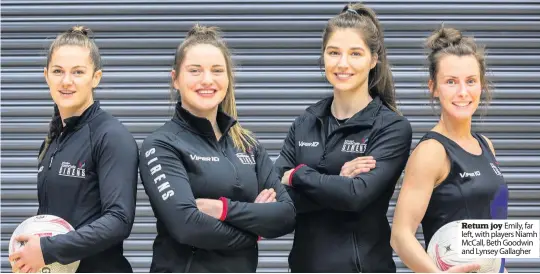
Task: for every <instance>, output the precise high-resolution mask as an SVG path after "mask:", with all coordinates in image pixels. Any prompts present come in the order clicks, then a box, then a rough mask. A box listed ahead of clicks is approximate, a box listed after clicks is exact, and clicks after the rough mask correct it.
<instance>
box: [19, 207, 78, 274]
mask: <svg viewBox="0 0 540 274" xmlns="http://www.w3.org/2000/svg"><path fill="white" fill-rule="evenodd" d="M72 230H74V229H73V227H72V226H71V225H70V224H69V223H68V222H67V221H65V220H64V219H62V218H60V217H57V216H54V215H37V216H33V217H30V218H28V219H26V220H24V222H22V223H21V224H20V225H19V226H17V228H16V229H15V231H13V234H12V235H11V239H10V241H9V254H10V255H11V254H12V253H13V252H15V251H16V250H17V249H19V248H20V247H22V246H24V243H23V242H18V241H16V240H15V237H16V236H17V235H19V234H29V235H37V236H39V237H50V236H55V235H58V234H65V233H68V232H69V231H72ZM11 264H12V265H13V262H11ZM78 267H79V261H76V262H73V263H71V264H67V265H63V264H60V263H52V264H50V265H46V266H44V267H42V268H41V269H40V270H39V271H38V272H40V273H75V271H77V268H78Z"/></svg>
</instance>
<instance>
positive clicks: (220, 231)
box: [139, 25, 295, 272]
mask: <svg viewBox="0 0 540 274" xmlns="http://www.w3.org/2000/svg"><path fill="white" fill-rule="evenodd" d="M171 77H172V82H173V86H174V88H175V89H176V90H178V92H179V95H180V100H179V101H178V103H177V104H176V111H175V113H174V116H173V118H172V119H171V121H169V122H167V123H166V124H165V125H164V126H162V127H161V128H159V129H157V130H156V131H155V132H154V133H153V134H151V135H150V136H148V138H146V140H145V141H144V143H143V145H142V148H141V152H140V164H139V167H140V172H141V178H142V182H143V185H144V188H145V191H146V193H147V194H148V197H149V198H150V203H151V205H152V208H153V210H154V213H155V216H156V218H157V233H158V234H157V237H156V239H155V241H154V246H153V249H154V253H153V259H152V265H151V268H150V271H151V272H255V271H256V270H257V264H258V245H257V241H258V239H259V237H265V238H276V237H280V236H282V235H285V234H287V233H290V232H292V230H293V227H294V216H295V208H294V205H293V203H292V201H291V200H290V198H289V195H288V194H287V191H286V190H285V188H284V187H283V186H282V185H281V184H280V180H279V177H278V176H277V174H275V172H273V163H272V161H271V160H270V158H269V157H268V154H267V153H266V151H265V149H264V147H263V146H262V145H261V144H260V143H258V141H257V140H256V139H254V137H253V136H252V134H251V133H250V132H248V131H247V130H245V129H243V128H242V127H241V126H240V124H239V123H238V122H237V121H236V106H235V99H234V81H233V80H234V78H233V70H232V66H231V57H230V54H229V52H228V49H227V47H226V46H225V43H224V42H223V41H222V40H221V38H220V36H219V34H218V31H217V29H215V28H208V27H202V26H198V25H197V26H195V27H194V28H193V29H192V30H191V31H190V32H189V33H188V36H187V38H186V40H185V41H184V42H183V43H182V44H181V45H180V46H179V47H178V49H177V51H176V57H175V62H174V68H173V70H172V75H171Z"/></svg>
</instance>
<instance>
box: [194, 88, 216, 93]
mask: <svg viewBox="0 0 540 274" xmlns="http://www.w3.org/2000/svg"><path fill="white" fill-rule="evenodd" d="M197 92H198V93H201V94H212V93H214V90H213V89H205V90H198V91H197Z"/></svg>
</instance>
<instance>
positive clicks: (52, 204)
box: [10, 26, 138, 273]
mask: <svg viewBox="0 0 540 274" xmlns="http://www.w3.org/2000/svg"><path fill="white" fill-rule="evenodd" d="M88 34H89V29H87V28H85V27H80V26H79V27H73V28H72V29H70V30H68V31H67V32H65V33H62V34H60V35H59V36H57V38H56V39H55V40H54V42H53V43H52V44H51V46H50V49H49V53H48V55H47V64H46V66H45V71H44V74H45V80H46V81H47V84H48V86H49V89H50V93H51V97H52V99H53V101H54V103H55V106H54V116H53V119H52V121H51V123H50V129H49V133H48V135H47V138H46V139H45V141H44V142H43V144H42V146H41V148H40V152H39V158H38V170H37V181H38V186H37V189H38V199H39V209H38V212H37V214H38V215H41V214H47V215H55V216H58V217H60V218H62V219H64V220H65V221H67V222H68V223H69V224H70V225H71V226H72V227H73V228H74V229H75V230H74V231H71V232H68V233H67V234H60V235H57V236H53V237H41V238H39V237H38V236H28V235H21V236H19V237H18V239H17V240H18V241H27V242H26V244H25V245H24V247H22V248H21V249H20V250H19V251H17V252H15V253H13V254H12V255H11V256H10V260H11V261H15V264H14V266H13V269H14V271H17V270H20V271H21V272H27V271H29V272H36V271H38V270H39V269H40V268H41V267H43V266H45V265H48V264H51V263H55V262H59V263H61V264H70V263H73V262H75V261H80V264H79V267H78V269H77V272H86V273H87V272H101V273H103V272H116V273H118V272H133V270H132V268H131V265H130V264H129V262H128V261H127V259H126V258H125V257H124V254H123V242H124V240H125V239H126V238H127V237H128V236H129V234H130V232H131V228H132V226H133V220H134V218H135V200H136V191H137V164H138V161H137V153H138V148H137V143H136V142H135V140H134V139H133V136H132V135H131V133H129V131H128V130H127V129H126V128H125V127H124V126H123V125H122V124H121V123H120V122H119V121H118V120H117V119H116V118H114V117H113V116H111V115H110V114H109V113H107V112H106V111H104V110H102V109H101V108H100V103H99V101H94V96H93V89H94V88H95V87H96V86H97V85H98V84H99V82H100V79H101V75H102V71H101V59H100V54H99V49H98V47H97V46H96V44H95V43H94V41H93V40H92V39H90V38H89V37H88ZM45 271H47V270H46V269H43V272H45Z"/></svg>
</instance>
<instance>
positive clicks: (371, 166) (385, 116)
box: [275, 4, 412, 272]
mask: <svg viewBox="0 0 540 274" xmlns="http://www.w3.org/2000/svg"><path fill="white" fill-rule="evenodd" d="M321 57H322V59H323V60H324V69H325V73H326V78H327V79H328V81H329V82H330V83H331V84H332V85H333V87H334V93H333V95H332V96H330V97H328V98H325V99H323V100H321V101H319V102H318V103H316V104H314V105H312V106H310V107H309V108H308V109H307V110H306V112H305V113H304V114H302V115H301V116H300V117H298V118H297V119H296V120H295V121H294V123H293V125H292V126H291V128H290V131H289V133H288V135H287V138H286V140H285V143H284V146H283V148H282V150H281V153H280V157H279V158H278V159H277V160H276V164H275V166H276V169H277V171H278V173H279V174H280V175H281V176H282V183H283V184H285V185H286V186H287V189H288V191H289V194H290V196H291V198H292V200H293V201H294V204H295V206H296V208H297V218H296V227H295V234H294V243H293V247H292V251H291V254H290V256H289V265H290V268H291V270H292V271H293V272H395V271H396V266H395V263H394V260H393V258H392V248H391V247H390V226H389V224H388V219H387V216H386V214H387V211H388V206H389V201H390V198H391V197H392V194H393V192H394V188H395V184H396V183H397V181H398V179H399V177H400V175H401V172H402V170H403V167H404V166H405V163H406V161H407V158H408V155H409V150H410V145H411V139H412V130H411V126H410V124H409V122H408V121H407V120H406V119H405V118H404V117H403V116H400V115H399V114H398V113H397V111H396V104H395V94H394V87H393V82H392V75H391V71H390V68H389V66H388V64H387V60H386V53H385V48H384V44H383V33H382V29H381V28H380V26H379V23H378V21H377V18H376V15H375V13H374V12H373V11H372V10H371V9H369V8H367V7H365V6H363V5H360V4H355V5H348V6H346V7H345V8H344V9H343V11H342V12H341V13H340V14H339V15H337V16H335V17H334V18H332V19H331V20H330V21H329V22H328V25H327V27H326V30H325V33H324V35H323V46H322V56H321Z"/></svg>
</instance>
